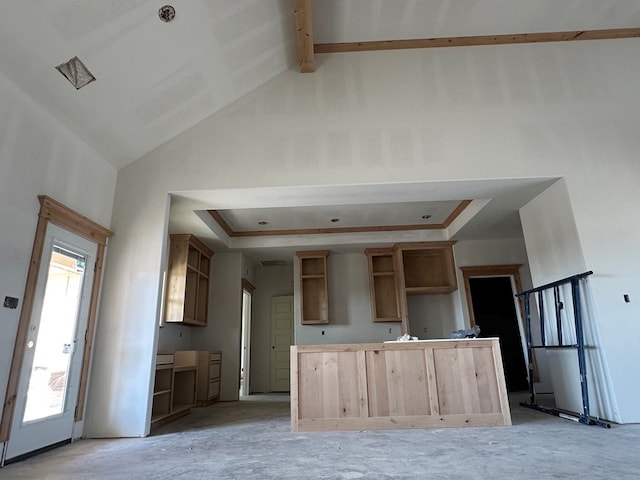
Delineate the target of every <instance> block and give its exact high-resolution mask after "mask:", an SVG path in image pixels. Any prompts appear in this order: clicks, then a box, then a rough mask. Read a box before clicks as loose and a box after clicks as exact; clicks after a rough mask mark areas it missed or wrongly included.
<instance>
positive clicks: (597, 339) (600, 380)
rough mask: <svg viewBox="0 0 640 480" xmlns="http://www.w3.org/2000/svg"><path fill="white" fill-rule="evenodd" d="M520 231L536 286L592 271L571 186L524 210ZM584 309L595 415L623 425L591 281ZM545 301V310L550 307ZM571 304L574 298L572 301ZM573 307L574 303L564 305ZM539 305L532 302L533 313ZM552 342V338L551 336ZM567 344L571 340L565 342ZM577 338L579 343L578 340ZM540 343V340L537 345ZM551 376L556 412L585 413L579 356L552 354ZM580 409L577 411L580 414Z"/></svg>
mask: <svg viewBox="0 0 640 480" xmlns="http://www.w3.org/2000/svg"><path fill="white" fill-rule="evenodd" d="M520 217H521V221H522V229H523V231H524V234H525V242H526V245H527V251H528V252H529V255H530V258H532V259H533V260H532V262H531V265H530V267H531V275H532V277H533V280H534V283H535V286H540V285H544V284H546V283H550V282H553V281H556V280H560V279H562V278H566V277H569V276H571V275H575V274H578V273H583V272H585V271H587V270H588V268H587V266H586V264H585V259H584V256H583V252H582V248H581V244H580V238H579V236H578V231H577V227H576V223H575V219H574V215H573V211H572V206H571V201H570V199H569V192H568V190H567V184H566V182H565V181H564V180H559V181H557V182H556V183H554V184H553V185H552V186H551V187H549V188H548V189H547V190H546V191H544V192H543V193H541V194H540V195H538V197H536V198H535V199H533V200H532V201H531V202H529V203H528V204H527V205H525V206H524V207H522V208H521V209H520ZM581 285H582V288H583V293H584V300H585V303H584V305H585V307H586V306H588V308H585V309H584V315H583V322H584V334H585V342H586V344H587V345H589V348H588V349H586V352H585V355H586V359H587V367H588V368H587V379H588V382H589V383H591V385H590V387H591V391H592V392H593V393H592V394H591V395H590V397H591V398H590V403H591V413H592V414H593V415H596V416H601V417H603V418H606V419H608V420H613V421H617V422H620V421H622V418H621V416H620V412H619V411H618V408H617V402H616V396H617V395H616V393H615V389H614V388H612V384H611V377H610V373H609V367H608V355H607V350H606V345H605V344H604V341H603V338H602V333H601V328H600V327H601V325H602V320H601V318H600V316H599V315H598V311H597V307H596V305H595V304H594V294H593V289H592V284H591V279H589V280H587V281H585V282H582V284H581ZM567 295H568V294H567ZM552 298H553V297H551V298H547V300H546V302H545V303H546V305H547V308H549V307H548V306H549V305H552ZM569 298H570V297H569ZM564 303H566V304H567V305H570V300H569V299H566V300H565V302H564ZM536 305H537V303H536V302H535V299H532V308H536ZM546 317H547V319H548V321H547V323H550V324H551V325H549V327H548V328H549V332H555V331H556V329H555V328H554V327H553V326H552V324H553V318H554V317H553V312H552V311H547V315H546ZM547 336H548V337H551V333H550V334H548V335H547ZM565 338H567V337H565ZM574 338H575V337H574ZM538 341H539V339H538ZM547 357H548V359H549V371H550V377H551V382H552V384H553V386H554V391H555V390H558V397H557V398H556V403H557V406H558V408H562V409H565V410H569V411H573V412H577V413H581V412H582V400H581V398H582V394H581V387H580V377H579V375H576V374H575V373H576V372H577V362H578V357H577V353H576V352H575V351H571V352H569V353H566V352H563V353H557V352H548V353H547ZM576 406H577V407H578V408H576Z"/></svg>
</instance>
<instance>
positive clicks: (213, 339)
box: [193, 253, 244, 401]
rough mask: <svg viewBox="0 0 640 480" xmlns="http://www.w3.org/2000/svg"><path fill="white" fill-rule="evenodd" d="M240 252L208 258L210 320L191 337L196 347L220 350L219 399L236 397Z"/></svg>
mask: <svg viewBox="0 0 640 480" xmlns="http://www.w3.org/2000/svg"><path fill="white" fill-rule="evenodd" d="M243 258H244V257H243V255H242V254H240V253H216V254H215V255H214V256H213V257H212V259H211V292H210V297H209V323H208V324H207V326H206V327H202V328H199V327H195V328H198V333H195V334H194V336H193V348H194V349H195V350H219V351H221V352H222V372H221V376H220V400H221V401H228V400H238V397H239V388H240V384H239V381H240V332H241V329H242V321H241V319H242V273H243V270H242V266H243Z"/></svg>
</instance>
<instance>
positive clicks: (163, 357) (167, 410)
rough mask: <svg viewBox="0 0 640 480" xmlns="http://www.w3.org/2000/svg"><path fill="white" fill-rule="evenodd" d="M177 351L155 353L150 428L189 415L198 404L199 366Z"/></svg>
mask: <svg viewBox="0 0 640 480" xmlns="http://www.w3.org/2000/svg"><path fill="white" fill-rule="evenodd" d="M178 353H179V352H176V353H158V354H157V356H156V373H155V381H154V385H153V401H152V406H151V428H155V427H158V426H160V425H162V424H164V423H167V422H169V421H171V420H174V419H176V418H178V417H181V416H183V415H186V414H187V413H189V410H190V409H191V407H193V406H195V404H196V375H197V371H198V367H197V365H196V363H195V362H191V360H190V359H189V358H188V357H183V356H180V355H178Z"/></svg>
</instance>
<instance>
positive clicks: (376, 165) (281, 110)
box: [92, 39, 640, 436]
mask: <svg viewBox="0 0 640 480" xmlns="http://www.w3.org/2000/svg"><path fill="white" fill-rule="evenodd" d="M637 48H638V40H637V39H624V40H605V41H584V42H572V43H547V44H527V45H504V46H486V47H468V48H467V47H461V48H455V49H453V48H451V49H425V50H405V51H382V52H362V53H345V54H332V55H319V56H318V60H319V63H318V65H319V66H320V68H318V70H317V71H316V72H315V73H314V74H313V75H301V74H300V73H298V72H297V71H293V70H290V71H286V72H283V73H282V74H281V75H279V76H278V77H276V78H274V79H273V80H271V81H269V82H268V83H266V84H265V85H263V86H261V87H259V88H257V89H256V90H254V91H253V92H252V93H250V94H249V95H247V96H246V97H243V98H242V99H240V100H239V101H237V102H235V103H234V104H232V105H231V106H229V107H227V108H226V109H224V110H223V111H221V112H219V113H217V114H215V115H213V116H211V117H209V118H207V119H205V120H204V121H202V122H201V123H200V124H198V125H196V126H195V127H193V128H191V129H189V130H188V131H186V132H184V133H183V134H181V135H179V136H177V137H176V138H174V139H172V140H170V141H169V142H167V143H165V144H164V145H162V146H161V147H159V148H157V149H156V150H154V151H152V152H150V153H149V154H147V155H145V156H144V157H142V158H141V159H139V160H137V161H136V162H134V163H133V164H131V165H128V166H127V167H125V168H123V169H122V170H120V171H119V172H118V184H117V191H116V199H115V203H114V210H113V223H112V225H113V227H114V229H116V231H117V232H118V234H117V237H118V238H117V239H116V238H115V237H114V239H113V240H114V241H113V243H112V244H111V246H110V251H109V257H108V259H107V263H108V265H107V272H106V278H105V286H104V290H103V297H102V304H103V305H108V307H109V308H108V309H103V311H102V313H101V317H100V321H101V324H102V325H105V330H104V331H103V332H102V334H103V337H102V340H101V341H100V342H98V344H97V349H96V356H95V361H96V363H97V364H98V365H99V368H98V370H100V371H103V373H104V375H101V376H100V377H101V378H100V382H99V383H96V384H94V386H95V389H96V396H99V397H101V398H104V399H105V400H104V401H98V402H97V403H96V405H97V407H96V408H97V411H99V412H100V417H98V416H97V415H96V417H95V419H93V421H92V428H93V427H95V432H96V433H103V432H104V433H108V432H112V434H115V435H116V436H118V435H120V436H122V435H127V434H143V433H144V427H141V424H144V418H145V416H146V415H147V412H148V410H149V402H150V389H149V385H150V379H151V375H152V369H151V364H152V362H153V360H152V359H153V353H154V347H155V343H156V339H155V333H154V332H155V331H156V330H157V328H156V321H157V315H158V298H159V290H160V288H159V284H160V275H159V274H158V272H159V271H160V270H161V268H162V265H163V262H164V258H163V254H162V252H163V247H164V235H165V233H166V231H167V215H168V214H167V212H168V202H167V194H168V192H179V191H182V192H184V191H195V190H198V191H202V190H209V191H222V190H225V191H226V190H228V189H248V190H249V189H251V190H253V189H255V188H266V187H274V188H275V187H287V186H299V187H305V188H307V187H310V186H315V187H321V186H331V185H342V186H352V187H353V186H355V187H357V186H364V185H372V186H375V188H376V189H378V191H379V192H380V194H381V196H382V195H384V191H385V186H387V185H394V184H395V185H397V184H404V183H407V182H411V183H412V184H413V185H416V184H419V185H421V186H422V187H423V191H424V192H425V199H428V198H430V197H429V196H430V194H431V192H439V193H442V192H446V191H447V189H448V188H449V187H451V186H455V185H456V183H457V181H460V182H462V181H469V180H479V181H480V180H483V181H484V180H491V181H496V180H500V179H504V181H511V180H513V179H516V178H521V179H522V178H541V177H554V178H557V177H564V178H565V181H566V184H567V190H568V193H569V197H570V200H571V203H572V207H573V214H574V217H575V221H576V227H577V233H578V237H579V242H580V244H581V246H582V250H583V254H584V258H585V261H586V263H587V264H588V265H589V267H590V268H592V269H594V270H596V269H599V272H601V273H602V276H601V277H599V278H596V279H594V288H593V295H594V304H595V305H596V306H597V311H598V317H599V318H600V319H601V320H600V323H601V328H602V337H603V344H604V348H605V350H606V351H607V354H608V361H609V365H610V367H611V370H612V388H613V389H614V390H615V391H616V393H617V400H618V406H619V407H620V412H621V419H622V420H623V421H628V422H632V421H640V412H639V411H637V408H636V407H635V401H636V399H637V398H638V397H640V384H638V383H637V382H636V383H634V382H629V381H628V379H627V372H628V365H630V364H631V365H634V364H637V363H639V362H640V345H638V342H640V339H639V338H638V337H637V336H633V335H629V334H628V332H630V331H633V327H634V319H636V318H638V316H640V307H639V306H640V303H638V302H637V301H635V299H636V298H640V292H639V291H638V288H640V287H638V283H637V282H635V283H632V280H633V279H634V277H635V275H636V274H637V271H638V269H639V266H640V252H639V251H638V250H637V249H635V248H632V246H633V245H637V244H638V241H639V238H638V235H639V233H638V232H640V224H639V222H640V217H638V216H637V215H636V212H635V209H636V206H637V205H638V204H640V199H639V198H638V196H639V195H640V190H638V189H637V188H636V186H635V183H637V179H638V178H640V172H639V169H640V163H639V162H638V161H637V152H638V151H640V136H638V135H637V125H638V124H640V97H638V95H637V83H638V82H637V80H638V78H639V77H640V64H639V63H638V62H637V61H636V57H637ZM445 182H446V183H445ZM381 198H382V197H381ZM263 200H265V199H264V198H263ZM268 200H271V199H270V198H269V199H268ZM292 201H295V199H293V200H292ZM264 203H265V202H264V201H263V202H262V205H264ZM255 206H259V205H255ZM529 234H530V233H529ZM527 235H528V233H527V232H525V237H526V236H527ZM527 253H528V257H529V260H530V263H536V262H538V263H540V264H542V263H545V262H546V260H545V258H546V256H547V255H548V254H550V252H547V251H545V250H536V251H531V252H527ZM131 265H135V266H136V268H135V269H132V268H131ZM532 277H534V278H533V280H534V282H536V283H538V280H539V279H538V278H536V277H535V276H534V275H533V270H532ZM623 292H624V293H629V294H630V298H631V299H632V301H631V303H629V304H624V303H622V300H621V299H622V296H621V295H622V293H623ZM107 326H108V327H107ZM311 328H315V327H311ZM312 337H313V340H314V341H315V338H316V337H317V335H312ZM121 343H123V347H122V349H120V348H118V349H117V351H116V352H115V353H116V355H115V358H118V362H117V363H116V364H113V358H114V355H113V353H114V352H112V351H111V350H110V349H109V348H108V347H109V346H110V345H120V344H121ZM120 353H122V355H118V354H120ZM102 366H104V368H103V367H102ZM107 366H108V368H107ZM125 377H126V380H122V379H123V378H125ZM139 385H145V386H146V388H145V390H146V395H145V396H142V395H139V393H140V392H139V390H138V389H139V388H141V387H139ZM92 388H93V387H92ZM123 392H126V394H123ZM129 394H131V395H132V396H130V395H129ZM141 419H142V420H141ZM113 425H115V427H114V426H113Z"/></svg>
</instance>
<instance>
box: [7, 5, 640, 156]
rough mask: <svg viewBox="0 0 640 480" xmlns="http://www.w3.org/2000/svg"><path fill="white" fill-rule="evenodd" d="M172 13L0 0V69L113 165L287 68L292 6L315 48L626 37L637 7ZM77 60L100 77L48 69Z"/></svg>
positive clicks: (200, 9)
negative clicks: (509, 37)
mask: <svg viewBox="0 0 640 480" xmlns="http://www.w3.org/2000/svg"><path fill="white" fill-rule="evenodd" d="M165 1H169V0H165ZM171 5H172V6H173V7H174V8H175V12H176V13H175V18H174V19H173V21H171V22H169V23H165V22H163V21H161V20H160V18H159V16H158V11H159V8H160V7H161V6H163V2H157V1H151V0H8V1H4V2H2V15H0V71H1V72H2V73H3V74H4V75H6V76H7V77H8V78H9V79H11V80H12V81H13V82H14V83H15V84H16V85H18V86H19V87H20V88H22V89H23V90H24V91H25V92H26V93H27V94H28V95H30V96H31V97H32V98H33V99H34V100H35V101H37V102H38V103H40V104H41V105H42V106H43V107H45V109H47V110H48V111H49V112H50V113H51V114H52V115H53V116H55V117H56V118H57V119H59V120H60V121H62V122H63V123H65V124H66V125H67V126H68V127H69V128H70V129H71V130H73V131H74V132H76V133H77V134H78V135H79V136H80V137H82V138H83V139H84V140H85V141H86V142H87V143H88V144H90V145H91V146H93V147H94V148H95V149H96V150H97V151H98V152H99V153H101V154H102V155H104V157H105V158H106V159H107V160H108V161H110V162H111V163H113V164H114V165H115V166H116V167H122V166H124V165H126V164H128V163H130V162H132V161H134V160H136V159H137V158H139V157H140V156H142V155H143V154H145V153H147V152H148V151H150V150H152V149H153V148H155V147H157V146H158V145H161V144H162V143H164V142H166V141H167V140H169V139H170V138H172V137H173V136H175V135H177V134H178V133H180V132H182V131H184V130H186V129H188V128H190V127H191V126H193V125H195V124H196V123H198V122H199V121H200V120H202V119H203V118H205V117H207V116H209V115H212V114H213V113H215V112H216V111H218V110H220V109H221V108H223V107H225V106H226V105H228V104H229V103H231V102H233V101H234V100H236V99H238V98H240V97H241V96H243V95H244V94H246V93H247V92H249V91H251V90H252V89H254V88H256V87H257V86H259V85H261V84H263V83H264V82H266V81H268V80H269V79H270V78H272V77H274V76H275V75H278V74H279V73H281V72H282V71H284V70H285V69H288V68H292V67H294V66H295V63H296V18H295V16H294V9H295V8H296V7H298V8H299V7H300V5H303V6H304V5H306V12H307V13H308V19H310V20H312V22H311V24H310V27H309V28H310V29H311V32H312V43H315V44H344V43H349V42H372V41H380V40H406V39H430V38H436V37H468V36H496V35H506V34H529V33H540V32H572V31H583V30H602V29H607V30H609V29H631V30H629V31H628V32H626V35H627V36H628V35H633V34H636V35H637V34H638V31H637V28H635V27H638V26H640V2H638V1H637V0H572V1H558V0H535V1H532V0H315V1H313V2H312V1H311V0H173V1H172V2H171ZM311 9H312V11H311ZM396 47H397V45H396ZM349 48H351V49H353V45H352V46H351V47H349ZM394 48H395V47H394ZM319 49H321V47H319V46H316V51H317V50H319ZM74 56H78V57H79V58H80V59H81V60H82V61H83V62H84V64H85V65H86V66H87V68H88V69H89V70H90V71H91V72H92V73H93V74H94V75H95V77H96V78H97V80H96V81H95V82H93V83H90V84H89V85H87V86H86V87H84V88H82V89H81V90H77V91H76V89H75V88H74V87H73V86H72V85H71V84H69V83H68V82H67V80H66V79H65V78H64V77H62V75H60V73H59V72H58V71H56V69H55V67H56V66H57V65H59V64H61V63H63V62H66V61H67V60H69V59H70V58H72V57H74Z"/></svg>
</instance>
